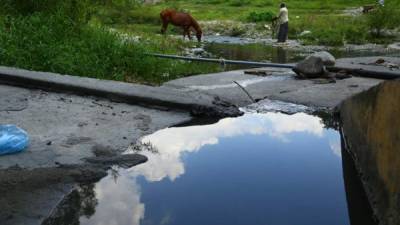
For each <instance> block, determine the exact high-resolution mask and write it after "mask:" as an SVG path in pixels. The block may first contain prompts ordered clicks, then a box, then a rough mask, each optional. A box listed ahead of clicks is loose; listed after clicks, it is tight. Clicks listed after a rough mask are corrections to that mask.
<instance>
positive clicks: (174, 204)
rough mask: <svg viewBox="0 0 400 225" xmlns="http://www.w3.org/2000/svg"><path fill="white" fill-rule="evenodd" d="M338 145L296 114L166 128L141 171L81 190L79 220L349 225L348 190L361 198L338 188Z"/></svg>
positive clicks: (315, 121)
mask: <svg viewBox="0 0 400 225" xmlns="http://www.w3.org/2000/svg"><path fill="white" fill-rule="evenodd" d="M340 141H341V139H340V135H339V133H338V132H337V131H336V130H333V129H326V128H325V126H324V124H323V123H322V120H321V119H320V118H318V117H315V116H310V115H307V114H304V113H297V114H294V115H285V114H280V113H265V114H252V113H248V114H245V115H244V116H243V117H240V118H227V119H223V120H221V121H219V122H218V123H216V124H212V125H203V126H190V127H176V128H168V129H164V130H161V131H158V132H156V133H154V134H152V135H150V136H147V137H145V138H144V139H143V142H144V143H152V146H153V148H152V151H143V152H142V154H145V155H147V156H148V157H149V161H148V162H147V163H145V164H142V165H139V166H137V167H134V168H132V169H129V170H122V169H116V170H113V171H112V172H111V173H110V175H109V176H108V177H106V178H104V179H103V180H101V181H100V182H99V183H97V184H95V185H91V186H90V187H89V188H88V187H87V186H84V187H85V188H86V189H85V188H83V189H82V190H80V192H81V197H80V199H81V206H80V207H81V209H83V210H81V212H80V213H79V214H78V215H81V216H80V219H79V222H80V224H87V225H89V224H93V225H101V224H105V225H113V224H118V225H137V224H142V225H150V224H182V225H186V224H199V225H204V224H210V225H212V224H216V225H217V224H218V225H224V224H226V225H232V224H243V225H245V224H246V225H247V224H273V225H310V224H316V225H319V224H321V225H346V224H350V220H349V213H348V212H349V211H348V203H347V202H348V199H347V200H346V189H352V190H354V188H355V192H356V193H360V190H357V187H356V186H355V185H349V184H348V183H347V184H346V185H345V182H344V179H343V168H342V158H341V154H342V150H341V142H340ZM348 170H349V169H346V170H344V171H345V173H348V172H346V171H348ZM347 177H349V176H347ZM348 179H351V180H354V177H350V178H348ZM85 193H86V194H85ZM355 199H356V200H354V198H353V200H352V201H353V202H356V203H359V202H360V201H359V200H358V198H355ZM82 205H84V206H82ZM353 205H354V204H353ZM356 206H357V207H359V208H363V207H366V206H367V205H366V204H361V205H360V204H356ZM357 210H359V209H357ZM364 216H366V217H368V216H367V215H364ZM78 224H79V223H78ZM353 225H355V224H353Z"/></svg>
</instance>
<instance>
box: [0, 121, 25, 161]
mask: <svg viewBox="0 0 400 225" xmlns="http://www.w3.org/2000/svg"><path fill="white" fill-rule="evenodd" d="M28 144H29V137H28V134H27V133H26V132H25V131H24V130H22V129H21V128H19V127H17V126H15V125H0V155H6V154H14V153H19V152H22V151H24V150H25V149H26V148H27V147H28Z"/></svg>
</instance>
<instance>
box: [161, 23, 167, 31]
mask: <svg viewBox="0 0 400 225" xmlns="http://www.w3.org/2000/svg"><path fill="white" fill-rule="evenodd" d="M167 28H168V22H167V21H163V25H162V27H161V33H162V34H165V32H166V31H167Z"/></svg>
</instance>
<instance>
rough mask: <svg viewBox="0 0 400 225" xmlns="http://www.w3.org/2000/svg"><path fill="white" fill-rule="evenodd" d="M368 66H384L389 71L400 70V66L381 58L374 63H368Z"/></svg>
mask: <svg viewBox="0 0 400 225" xmlns="http://www.w3.org/2000/svg"><path fill="white" fill-rule="evenodd" d="M366 65H373V66H384V67H387V68H389V69H400V65H399V64H395V63H391V62H388V61H386V60H385V59H383V58H379V59H377V60H376V61H375V62H373V63H368V64H366Z"/></svg>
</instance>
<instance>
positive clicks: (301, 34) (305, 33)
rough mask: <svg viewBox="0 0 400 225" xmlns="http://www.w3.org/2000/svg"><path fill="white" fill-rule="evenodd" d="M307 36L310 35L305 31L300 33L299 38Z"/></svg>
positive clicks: (309, 32)
mask: <svg viewBox="0 0 400 225" xmlns="http://www.w3.org/2000/svg"><path fill="white" fill-rule="evenodd" d="M308 34H311V31H309V30H305V31H303V32H301V33H300V35H299V36H300V37H302V36H305V35H308Z"/></svg>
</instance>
